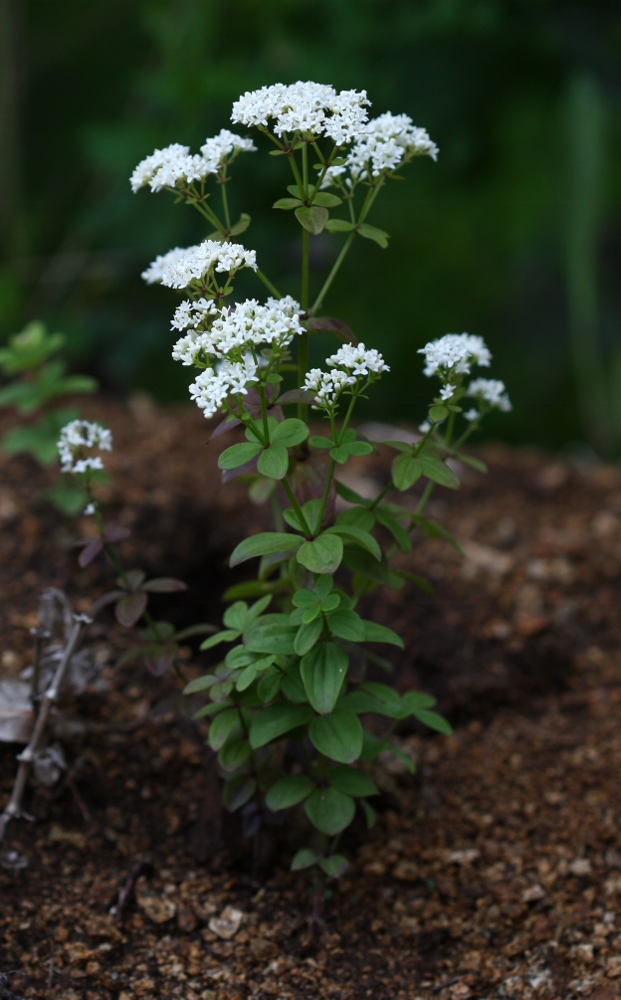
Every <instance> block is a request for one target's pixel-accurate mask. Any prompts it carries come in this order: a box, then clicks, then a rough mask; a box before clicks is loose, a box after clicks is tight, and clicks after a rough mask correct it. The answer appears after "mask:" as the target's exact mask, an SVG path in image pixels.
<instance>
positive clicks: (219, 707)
mask: <svg viewBox="0 0 621 1000" xmlns="http://www.w3.org/2000/svg"><path fill="white" fill-rule="evenodd" d="M231 704H232V702H231V700H230V698H225V700H224V701H212V702H209V704H207V705H203V707H202V708H199V710H198V712H195V713H194V715H193V716H192V718H193V719H205V718H207V717H208V716H210V715H217V713H218V712H224V711H226V710H227V709H228V708H230V706H231Z"/></svg>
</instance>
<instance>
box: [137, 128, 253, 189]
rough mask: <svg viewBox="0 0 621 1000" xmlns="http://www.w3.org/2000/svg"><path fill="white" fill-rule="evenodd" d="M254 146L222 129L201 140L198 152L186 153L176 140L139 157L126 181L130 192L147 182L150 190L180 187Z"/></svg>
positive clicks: (215, 171)
mask: <svg viewBox="0 0 621 1000" xmlns="http://www.w3.org/2000/svg"><path fill="white" fill-rule="evenodd" d="M256 148H257V147H256V146H255V145H254V144H253V143H252V140H251V139H245V138H243V136H241V135H235V134H234V133H233V132H229V130H228V129H226V128H223V129H222V130H221V131H220V133H219V134H218V135H215V136H213V138H211V139H205V143H204V145H203V146H201V151H200V155H199V154H192V153H190V147H189V146H182V145H180V143H178V142H173V143H172V144H171V145H170V146H166V147H165V148H164V149H156V150H155V151H154V152H153V153H151V155H150V156H147V157H145V159H144V160H141V162H140V163H139V164H138V166H137V167H136V168H135V169H134V172H133V173H132V175H131V177H130V180H129V182H130V184H131V187H132V191H133V192H134V194H135V193H136V191H139V190H140V188H142V187H145V185H147V184H148V185H149V187H150V188H151V190H152V191H162V190H164V189H166V188H175V187H182V186H183V185H184V184H191V183H192V182H193V181H202V180H204V179H205V177H208V176H209V174H217V173H218V172H219V171H220V170H221V169H222V167H223V166H224V165H225V164H226V163H230V162H231V160H233V159H234V158H235V156H237V154H238V153H245V152H254V151H255V150H256Z"/></svg>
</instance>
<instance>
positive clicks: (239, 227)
mask: <svg viewBox="0 0 621 1000" xmlns="http://www.w3.org/2000/svg"><path fill="white" fill-rule="evenodd" d="M250 222H251V219H250V216H249V215H248V213H247V212H242V214H241V215H240V217H239V219H238V220H237V222H236V223H235V225H234V226H233V227H232V228H231V229H229V236H241V234H242V233H245V232H246V230H247V228H248V226H249V225H250Z"/></svg>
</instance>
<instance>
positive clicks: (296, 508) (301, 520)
mask: <svg viewBox="0 0 621 1000" xmlns="http://www.w3.org/2000/svg"><path fill="white" fill-rule="evenodd" d="M281 483H282V488H283V489H284V491H285V493H286V494H287V497H288V498H289V503H290V504H291V506H292V507H293V510H294V511H295V516H296V517H297V519H298V521H299V523H300V524H301V525H302V530H303V532H304V534H305V535H306V538H308V539H311V538H312V537H313V533H312V531H311V530H310V528H309V526H308V522H307V520H306V518H305V517H304V514H303V513H302V508H301V507H300V505H299V503H298V502H297V500H296V498H295V494H294V492H293V490H292V489H291V487H290V486H289V483H288V482H287V480H286V479H281Z"/></svg>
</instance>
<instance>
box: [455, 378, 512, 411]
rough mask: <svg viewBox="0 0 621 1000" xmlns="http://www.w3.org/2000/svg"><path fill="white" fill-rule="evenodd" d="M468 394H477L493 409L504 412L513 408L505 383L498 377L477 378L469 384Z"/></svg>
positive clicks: (478, 397) (476, 395)
mask: <svg viewBox="0 0 621 1000" xmlns="http://www.w3.org/2000/svg"><path fill="white" fill-rule="evenodd" d="M466 395H467V396H475V397H476V398H477V399H479V400H482V401H484V402H485V403H488V404H489V406H491V407H492V408H493V409H498V410H503V412H504V413H508V412H509V410H511V409H512V406H511V400H510V399H509V396H508V395H507V393H506V391H505V384H504V382H501V381H500V379H497V378H475V379H474V380H473V381H472V382H471V383H470V385H469V386H468V388H467V390H466Z"/></svg>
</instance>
